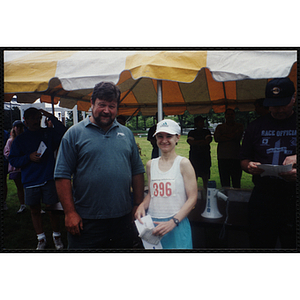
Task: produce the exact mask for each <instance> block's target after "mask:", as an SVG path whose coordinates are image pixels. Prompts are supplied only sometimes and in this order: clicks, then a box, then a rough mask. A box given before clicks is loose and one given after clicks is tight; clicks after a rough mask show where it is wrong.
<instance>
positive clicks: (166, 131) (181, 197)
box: [135, 120, 198, 249]
mask: <svg viewBox="0 0 300 300" xmlns="http://www.w3.org/2000/svg"><path fill="white" fill-rule="evenodd" d="M180 133H181V129H180V126H179V125H178V124H177V123H176V122H174V121H173V120H162V121H160V122H159V123H158V124H157V129H156V132H155V134H154V135H155V137H156V140H157V145H158V147H159V149H160V150H161V157H158V158H155V159H152V160H150V161H148V162H147V167H146V168H147V176H148V182H149V192H148V194H147V195H146V197H145V198H144V200H143V202H142V203H141V204H140V206H139V207H138V209H137V211H136V213H135V218H136V219H137V220H139V222H141V223H143V222H142V220H141V218H142V217H144V216H145V215H146V211H147V213H148V214H149V215H150V216H151V217H152V219H153V223H154V224H155V225H156V227H155V229H154V230H153V232H152V234H153V235H158V236H161V237H162V239H161V244H162V247H163V249H192V248H193V245H192V235H191V227H190V223H189V220H188V218H187V216H188V214H189V213H190V211H191V210H192V209H193V207H194V206H195V205H196V202H197V194H198V188H197V180H196V175H195V171H194V168H193V166H192V164H191V163H190V161H189V160H188V159H187V158H185V157H182V156H179V155H177V154H176V152H175V147H176V145H177V143H178V141H179V138H180Z"/></svg>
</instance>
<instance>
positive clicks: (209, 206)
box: [201, 181, 228, 219]
mask: <svg viewBox="0 0 300 300" xmlns="http://www.w3.org/2000/svg"><path fill="white" fill-rule="evenodd" d="M216 187H217V184H216V182H215V181H209V182H208V184H207V197H206V207H205V210H204V212H203V213H202V214H201V216H202V217H204V218H209V219H219V218H222V217H223V216H222V214H220V212H219V209H218V203H217V198H221V199H223V200H225V201H226V200H227V199H228V197H227V196H226V195H224V194H222V193H221V192H219V191H218V190H217V189H216Z"/></svg>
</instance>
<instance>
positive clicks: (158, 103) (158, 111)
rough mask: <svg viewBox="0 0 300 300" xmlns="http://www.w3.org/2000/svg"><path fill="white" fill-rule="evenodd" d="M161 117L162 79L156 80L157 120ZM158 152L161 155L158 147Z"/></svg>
mask: <svg viewBox="0 0 300 300" xmlns="http://www.w3.org/2000/svg"><path fill="white" fill-rule="evenodd" d="M162 119H163V104H162V81H161V80H157V122H159V121H161V120H162ZM158 154H159V156H161V150H160V149H158Z"/></svg>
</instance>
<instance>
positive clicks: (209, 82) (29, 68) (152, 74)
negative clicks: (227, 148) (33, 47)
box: [4, 50, 297, 119]
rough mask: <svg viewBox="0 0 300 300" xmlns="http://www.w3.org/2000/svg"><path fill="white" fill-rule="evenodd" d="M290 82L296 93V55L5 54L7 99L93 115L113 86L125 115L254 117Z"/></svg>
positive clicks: (27, 52) (201, 53)
mask: <svg viewBox="0 0 300 300" xmlns="http://www.w3.org/2000/svg"><path fill="white" fill-rule="evenodd" d="M286 76H289V77H290V78H291V80H292V81H293V82H294V84H295V87H296V86H297V51H294V50H290V51H286V50H284V51H281V50H278V51H251V50H246V51H231V50H230V51H219V50H214V51H211V50H209V51H189V50H188V51H111V50H107V51H89V50H86V51H21V52H16V51H4V93H5V95H4V99H5V101H10V100H11V99H12V97H13V96H14V95H16V96H17V101H18V102H20V103H33V102H34V101H35V100H36V99H37V98H40V99H41V102H48V103H53V104H57V103H59V105H60V106H61V107H66V108H73V107H74V105H76V104H77V107H78V110H82V111H88V109H89V108H90V97H91V93H92V90H93V88H94V86H95V84H97V83H98V82H100V81H112V82H114V83H116V84H118V86H119V87H120V89H121V92H122V95H121V104H120V107H119V114H123V115H135V114H137V113H138V112H139V111H140V112H141V113H142V114H143V115H154V114H155V113H156V112H157V111H158V112H159V116H161V115H162V110H163V111H164V113H165V114H166V115H171V114H172V115H174V114H183V113H184V111H185V110H188V111H189V113H191V114H200V113H208V112H209V110H210V109H211V108H212V109H213V110H214V111H215V112H223V111H225V109H226V107H231V108H236V107H238V108H239V109H240V110H241V111H251V110H253V109H254V106H253V103H254V101H255V100H256V99H258V98H263V97H264V90H265V86H266V83H267V81H268V80H270V79H272V78H275V77H286ZM159 119H160V118H159Z"/></svg>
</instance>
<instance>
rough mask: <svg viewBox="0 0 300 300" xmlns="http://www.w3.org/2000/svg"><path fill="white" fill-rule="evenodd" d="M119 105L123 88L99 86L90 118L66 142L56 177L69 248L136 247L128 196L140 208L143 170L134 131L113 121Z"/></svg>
mask: <svg viewBox="0 0 300 300" xmlns="http://www.w3.org/2000/svg"><path fill="white" fill-rule="evenodd" d="M119 102H120V90H119V88H118V87H117V86H116V85H114V84H113V83H109V82H100V83H99V84H97V85H96V86H95V88H94V92H93V94H92V97H91V109H92V115H91V116H90V117H88V118H86V119H84V120H83V121H81V122H80V123H78V124H76V125H74V126H72V127H71V128H70V129H69V130H68V131H67V133H66V134H65V135H64V137H63V139H62V142H61V145H60V149H59V152H58V156H57V161H56V167H55V173H54V177H55V179H56V188H57V192H58V195H59V198H60V201H61V203H62V206H63V208H64V213H65V226H66V228H67V231H68V243H69V249H103V248H132V247H133V239H134V237H133V224H132V209H133V208H132V200H131V194H130V191H131V188H132V190H133V201H134V205H139V204H140V203H141V202H142V200H143V195H144V166H143V164H142V161H141V158H140V155H139V151H138V148H137V145H136V142H135V139H134V136H133V134H132V132H131V131H130V130H129V129H128V128H127V127H125V126H123V125H121V124H119V123H118V122H117V121H116V120H115V117H116V115H117V111H118V106H119ZM72 179H73V184H72V183H71V180H72Z"/></svg>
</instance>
